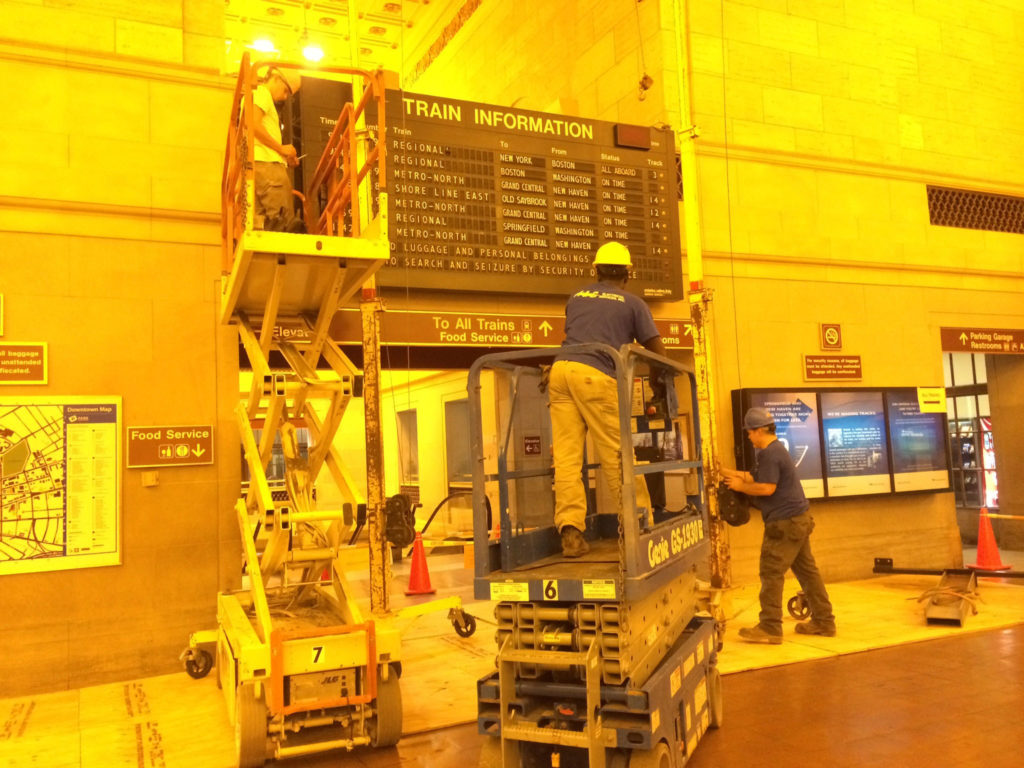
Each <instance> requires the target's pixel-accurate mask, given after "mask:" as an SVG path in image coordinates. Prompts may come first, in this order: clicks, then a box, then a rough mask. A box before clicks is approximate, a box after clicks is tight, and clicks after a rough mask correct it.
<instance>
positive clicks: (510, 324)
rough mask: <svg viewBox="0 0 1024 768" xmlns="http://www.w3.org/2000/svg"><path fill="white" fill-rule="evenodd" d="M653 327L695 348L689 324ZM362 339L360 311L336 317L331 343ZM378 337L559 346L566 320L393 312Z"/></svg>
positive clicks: (291, 334)
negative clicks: (332, 341)
mask: <svg viewBox="0 0 1024 768" xmlns="http://www.w3.org/2000/svg"><path fill="white" fill-rule="evenodd" d="M654 324H655V325H656V326H657V328H658V332H659V333H660V334H661V340H662V341H663V342H664V344H665V346H666V347H667V348H669V349H692V348H693V336H692V334H691V326H690V321H689V320H681V319H662V318H655V320H654ZM278 333H279V334H280V335H282V336H284V337H288V338H291V339H292V340H293V341H295V340H299V339H300V338H301V335H300V333H299V332H298V331H297V330H296V329H295V328H294V327H291V326H289V327H284V328H280V329H279V330H278ZM361 334H362V326H361V324H360V315H359V310H355V309H352V310H349V309H344V310H341V311H340V312H338V313H337V314H336V315H335V316H334V320H333V321H332V322H331V328H330V335H331V338H332V339H334V340H335V341H337V342H339V343H343V344H344V343H350V342H357V341H359V340H360V339H361V338H362V336H361ZM380 335H381V341H382V343H384V344H400V345H409V346H448V345H452V346H461V347H558V346H561V344H562V341H563V340H564V339H565V317H564V316H560V315H504V314H490V313H481V312H427V311H419V310H412V311H401V310H398V311H392V310H389V311H387V312H384V313H383V315H382V316H381V332H380Z"/></svg>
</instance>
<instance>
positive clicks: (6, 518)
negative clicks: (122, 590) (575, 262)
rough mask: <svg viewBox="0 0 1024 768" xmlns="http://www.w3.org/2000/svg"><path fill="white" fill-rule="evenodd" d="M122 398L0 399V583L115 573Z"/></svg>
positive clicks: (118, 542) (118, 556)
mask: <svg viewBox="0 0 1024 768" xmlns="http://www.w3.org/2000/svg"><path fill="white" fill-rule="evenodd" d="M121 411H122V408H121V398H120V397H2V398H0V575H3V574H10V573H34V572H39V571H60V570H70V569H74V568H92V567H98V566H105V565H119V564H120V562H121V503H120V498H121V491H120V489H121V450H122V448H121Z"/></svg>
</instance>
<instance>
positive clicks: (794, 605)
mask: <svg viewBox="0 0 1024 768" xmlns="http://www.w3.org/2000/svg"><path fill="white" fill-rule="evenodd" d="M786 608H787V609H788V610H789V615H790V616H792V617H793V618H794V619H800V620H803V619H807V618H810V616H811V606H809V605H808V604H807V600H806V599H805V598H804V593H803V592H798V593H797V594H795V595H794V596H793V597H791V598H789V602H788V603H786Z"/></svg>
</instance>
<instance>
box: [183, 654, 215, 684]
mask: <svg viewBox="0 0 1024 768" xmlns="http://www.w3.org/2000/svg"><path fill="white" fill-rule="evenodd" d="M211 669H213V656H211V655H210V654H209V653H208V652H207V651H203V650H197V651H196V652H195V653H193V654H192V656H191V657H190V658H187V659H185V671H186V672H188V676H189V677H191V678H192V679H193V680H202V679H203V678H204V677H206V676H207V675H208V674H210V670H211Z"/></svg>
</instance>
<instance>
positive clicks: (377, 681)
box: [183, 56, 471, 766]
mask: <svg viewBox="0 0 1024 768" xmlns="http://www.w3.org/2000/svg"><path fill="white" fill-rule="evenodd" d="M261 66H265V65H261V64H255V65H251V64H250V62H249V59H248V56H246V58H245V59H244V60H243V62H242V66H241V71H240V74H239V79H238V85H237V87H236V89H235V94H234V100H233V102H232V113H231V123H230V126H231V127H230V130H229V136H228V145H227V151H226V157H225V165H224V176H223V215H222V227H223V232H222V234H223V238H224V272H225V279H224V283H223V290H222V296H221V307H220V319H221V322H222V323H225V324H232V325H234V326H236V327H237V329H238V332H239V335H240V337H241V341H242V344H243V347H244V349H245V351H246V353H247V355H248V358H249V360H250V362H251V365H252V371H253V377H252V388H251V390H250V392H249V394H248V397H247V398H246V399H244V400H243V401H242V402H240V403H239V405H238V407H237V410H236V416H237V420H238V428H239V431H240V434H241V439H242V447H243V451H244V455H245V461H246V463H247V465H248V468H249V473H250V476H251V481H250V483H249V486H248V490H247V492H246V493H245V495H244V498H242V499H240V500H239V501H238V502H237V504H236V506H235V513H236V516H237V519H238V525H239V529H240V532H241V539H242V546H243V549H244V564H245V577H244V581H245V584H244V588H243V589H242V590H241V591H239V592H224V593H221V594H220V595H218V599H217V619H218V629H217V630H210V631H205V632H197V633H194V634H193V636H192V638H191V640H190V646H189V648H188V649H187V650H186V652H185V653H184V654H183V656H184V657H185V660H186V669H187V670H188V671H189V673H190V674H192V675H193V677H199V676H202V675H203V674H206V673H207V672H209V670H210V667H211V666H212V662H213V659H214V656H215V658H216V666H217V681H218V685H219V686H220V687H221V688H222V689H223V691H224V695H225V699H226V701H227V708H228V712H229V716H230V719H231V720H232V722H233V723H234V724H235V733H236V744H237V747H238V762H239V765H240V766H261V765H263V763H264V761H265V760H266V759H268V758H270V757H274V758H283V757H290V756H297V755H304V754H309V753H313V752H319V751H324V750H329V749H336V748H346V749H352V748H353V747H356V746H359V745H366V744H369V745H374V746H387V745H392V744H395V743H396V742H397V741H398V739H399V737H400V736H401V733H402V698H401V689H400V687H399V676H400V674H401V638H400V636H399V632H398V629H397V627H396V625H395V622H394V619H396V618H409V617H414V616H416V615H420V614H423V613H426V612H428V611H436V610H441V609H444V608H448V609H449V618H450V619H451V620H452V622H453V624H454V625H455V627H456V630H457V631H460V634H464V635H468V634H469V631H467V624H468V622H469V621H470V620H471V617H468V616H466V615H465V614H464V613H463V612H462V608H461V601H460V600H459V599H458V598H449V599H447V600H442V601H434V602H432V603H431V604H429V605H427V606H424V605H419V606H414V607H412V608H410V609H406V610H404V611H401V612H398V613H392V612H390V610H389V606H388V580H389V578H388V577H389V571H390V561H389V559H388V558H387V554H386V548H387V543H386V542H385V540H384V528H385V526H384V522H383V519H382V518H383V515H384V506H385V504H384V497H383V479H382V477H381V475H382V469H383V460H382V454H381V451H382V439H381V435H380V411H379V383H378V382H379V367H378V357H379V356H378V350H379V339H378V334H379V312H380V303H379V300H377V298H376V295H375V291H374V290H373V283H372V278H373V275H374V273H375V272H376V271H377V269H379V268H380V266H381V265H382V264H383V263H384V260H385V259H387V258H388V255H389V244H388V227H387V200H386V194H385V193H383V192H375V191H374V187H373V186H372V184H371V180H372V179H373V177H374V176H376V177H377V178H378V179H380V180H383V179H385V178H386V176H385V173H384V170H385V169H384V154H383V149H382V147H383V141H380V140H377V139H378V138H379V137H378V136H374V135H372V133H371V131H370V130H368V129H367V128H366V121H365V114H366V111H367V108H368V106H369V105H371V104H373V105H375V108H376V115H375V118H376V125H377V130H378V132H379V134H381V135H382V134H383V130H384V125H385V113H384V82H383V74H382V73H381V72H376V73H370V72H365V71H360V70H347V69H329V70H321V71H324V72H332V73H335V74H339V75H343V76H346V77H350V78H352V79H353V80H354V81H355V82H356V83H361V84H362V88H361V89H359V88H358V87H356V89H355V90H356V92H357V94H358V95H357V98H356V99H354V101H353V103H349V104H345V105H344V107H343V108H342V110H341V113H340V115H339V118H338V121H337V123H336V126H335V129H334V131H333V134H332V136H331V138H330V141H329V143H328V145H327V147H326V149H325V151H324V154H323V156H322V158H321V160H320V163H319V165H318V167H317V170H316V173H315V176H314V179H313V180H312V182H311V183H310V184H309V186H308V187H307V190H306V196H305V200H304V219H305V224H306V227H307V231H308V234H296V233H284V232H271V231H262V230H260V229H258V228H254V211H253V207H254V193H253V190H254V178H253V177H254V171H253V169H254V165H253V147H252V138H251V137H252V136H253V126H252V115H253V104H252V92H253V89H254V88H255V87H256V84H257V77H256V73H257V71H258V70H259V69H260V67H261ZM275 66H277V67H292V66H294V65H289V64H282V63H280V62H275ZM371 109H372V108H371ZM313 200H317V201H319V202H321V203H322V206H321V208H322V210H321V211H319V212H315V211H314V210H313V206H312V205H311V202H312V201H313ZM360 291H361V292H362V294H361V299H362V301H361V308H362V315H363V330H364V338H363V342H364V344H363V351H364V361H363V392H362V395H363V398H364V401H365V403H366V429H367V465H368V466H367V478H368V480H367V493H366V497H365V505H364V498H363V494H362V493H361V491H360V489H358V488H356V486H355V485H354V483H353V482H352V480H351V478H350V477H349V474H348V472H347V471H346V469H345V466H344V462H343V461H342V459H341V457H340V455H339V453H338V452H337V450H336V448H335V447H334V436H335V433H336V431H337V429H338V427H339V426H340V423H341V420H342V416H343V415H344V412H345V409H346V407H347V406H348V404H349V403H350V401H351V399H352V398H353V397H354V396H355V395H356V389H357V380H358V378H359V371H358V370H357V369H356V367H355V366H354V365H353V364H352V363H351V362H350V361H349V359H348V358H347V357H346V356H345V355H344V353H343V352H342V350H341V349H340V348H339V347H338V346H337V344H335V343H334V341H332V340H331V339H330V337H329V335H328V330H329V327H330V323H331V320H332V318H333V317H334V315H335V313H336V311H337V310H338V308H339V307H340V306H342V305H344V304H346V303H348V302H349V301H350V300H352V299H354V298H355V297H356V294H357V293H358V292H360ZM277 327H287V328H289V329H291V330H292V334H291V336H292V337H293V338H295V337H298V339H301V341H299V340H295V341H293V340H288V339H285V338H283V334H278V333H276V332H275V329H276V328H277ZM272 354H273V355H274V356H275V358H277V357H278V356H279V358H280V359H282V360H283V361H284V363H285V364H286V369H285V370H280V369H279V368H280V366H278V369H277V370H274V369H272V367H271V355H272ZM321 361H326V363H327V368H326V369H325V368H324V367H323V365H322V363H321ZM296 423H300V424H302V425H303V426H305V427H307V428H308V429H309V431H310V434H311V437H312V445H311V447H310V450H309V453H308V456H306V457H304V456H302V455H301V454H300V452H299V449H298V445H297V441H296V439H295V424H296ZM256 425H259V426H260V427H261V431H260V432H259V434H258V435H257V430H256V429H255V426H256ZM275 439H279V440H280V442H281V446H282V450H283V452H284V455H285V489H284V490H285V493H284V494H274V493H273V492H272V489H271V486H270V484H269V482H268V480H267V466H268V464H269V462H270V458H271V453H272V448H273V445H274V442H275ZM325 467H326V468H327V469H328V470H329V471H330V473H331V475H332V477H333V479H334V481H335V482H336V484H337V486H338V488H339V489H340V491H341V493H342V496H343V497H344V499H345V500H346V502H345V504H344V505H343V507H342V509H319V508H317V505H316V504H315V503H314V502H313V494H312V489H313V484H314V481H315V479H316V478H317V476H318V475H319V474H320V472H321V470H323V469H324V468H325ZM281 497H283V499H284V500H277V499H278V498H281ZM361 506H365V509H366V523H367V529H368V535H369V539H370V543H369V549H370V557H369V561H370V577H371V578H370V590H371V594H370V604H371V614H372V617H366V616H364V615H363V612H362V610H361V609H360V607H359V606H358V605H357V604H356V601H355V599H354V598H353V594H352V590H351V589H350V588H349V585H348V584H347V583H346V578H345V571H344V567H343V564H342V560H340V559H339V557H340V555H342V554H343V550H345V549H346V548H348V547H349V541H350V539H351V538H354V537H353V536H352V534H353V533H354V532H355V531H356V529H357V526H359V524H360V522H361V521H360V520H358V519H357V517H356V516H353V514H352V509H359V508H360V507H361Z"/></svg>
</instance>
